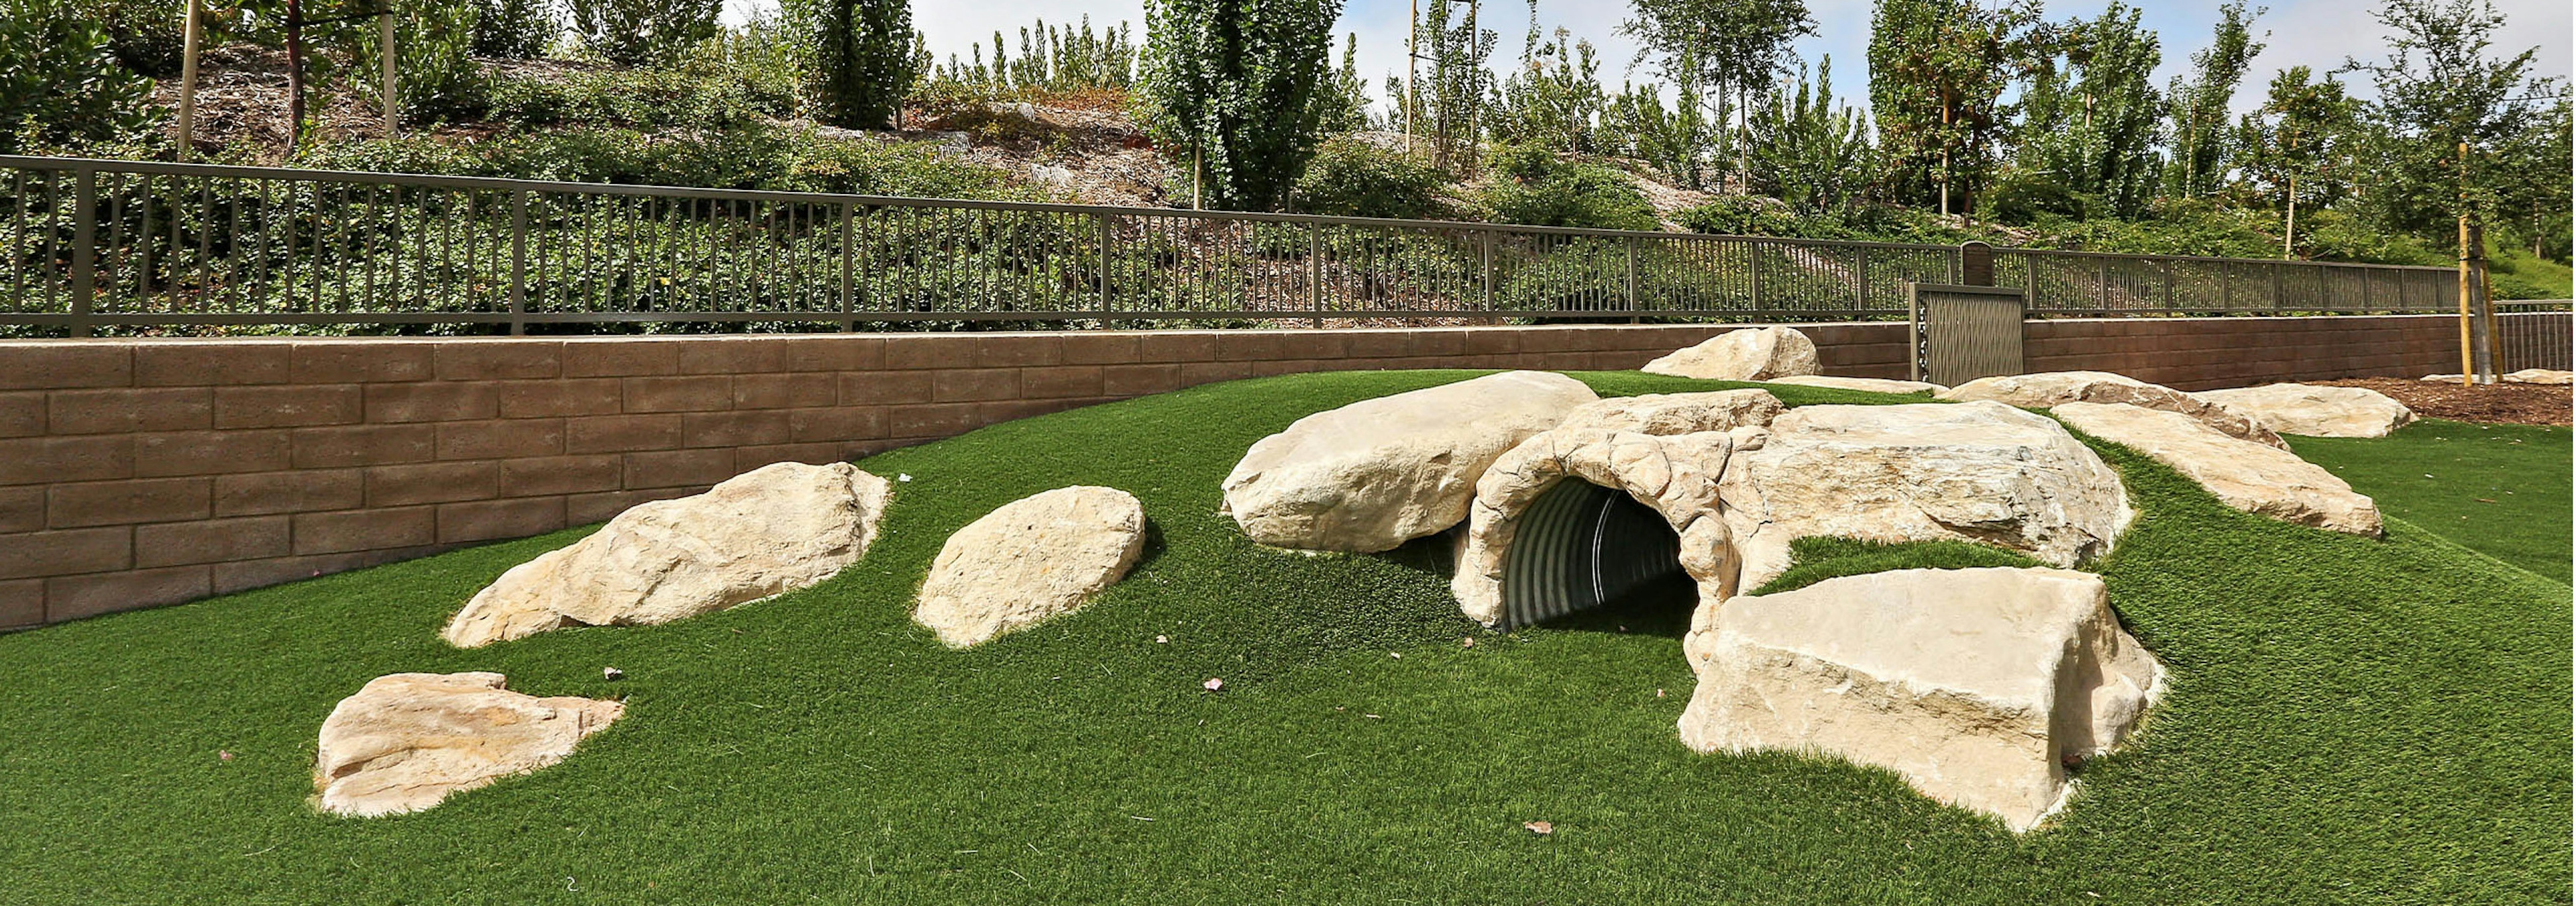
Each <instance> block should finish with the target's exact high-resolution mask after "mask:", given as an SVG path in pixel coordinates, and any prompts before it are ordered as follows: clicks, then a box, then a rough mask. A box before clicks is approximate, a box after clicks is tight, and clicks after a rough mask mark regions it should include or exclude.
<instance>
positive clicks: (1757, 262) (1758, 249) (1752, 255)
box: [1744, 243, 1762, 313]
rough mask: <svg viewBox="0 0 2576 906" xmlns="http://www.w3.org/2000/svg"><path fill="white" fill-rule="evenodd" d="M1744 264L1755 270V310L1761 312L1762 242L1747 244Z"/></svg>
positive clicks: (1747, 267)
mask: <svg viewBox="0 0 2576 906" xmlns="http://www.w3.org/2000/svg"><path fill="white" fill-rule="evenodd" d="M1744 266H1745V268H1746V269H1748V270H1751V271H1752V272H1753V310H1754V311H1755V312H1756V313H1759V312H1760V311H1762V245H1761V243H1751V244H1747V245H1746V246H1745V247H1744Z"/></svg>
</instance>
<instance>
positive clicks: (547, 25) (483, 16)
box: [474, 0, 563, 60]
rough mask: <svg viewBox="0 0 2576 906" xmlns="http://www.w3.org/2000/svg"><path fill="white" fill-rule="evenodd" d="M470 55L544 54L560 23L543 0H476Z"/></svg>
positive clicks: (525, 57)
mask: <svg viewBox="0 0 2576 906" xmlns="http://www.w3.org/2000/svg"><path fill="white" fill-rule="evenodd" d="M476 4H477V7H478V9H479V10H480V12H479V14H478V15H476V16H475V17H474V55H475V56H478V57H497V58H500V59H504V60H530V59H535V58H537V57H541V56H544V55H545V53H546V48H547V47H549V46H551V45H553V44H554V42H555V35H556V34H557V33H558V32H560V31H561V30H562V29H563V24H562V23H560V22H557V21H555V16H554V11H553V9H552V7H551V5H550V4H548V3H547V2H546V0H476Z"/></svg>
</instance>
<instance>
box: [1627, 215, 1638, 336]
mask: <svg viewBox="0 0 2576 906" xmlns="http://www.w3.org/2000/svg"><path fill="white" fill-rule="evenodd" d="M1636 311H1637V237H1635V236H1630V237H1628V312H1629V315H1628V323H1630V324H1635V323H1637V316H1636Z"/></svg>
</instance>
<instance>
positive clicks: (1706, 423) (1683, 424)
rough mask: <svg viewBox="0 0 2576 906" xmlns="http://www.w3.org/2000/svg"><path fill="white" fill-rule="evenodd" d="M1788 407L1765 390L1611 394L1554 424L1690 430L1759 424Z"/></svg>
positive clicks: (1652, 430)
mask: <svg viewBox="0 0 2576 906" xmlns="http://www.w3.org/2000/svg"><path fill="white" fill-rule="evenodd" d="M1785 411H1788V410H1787V407H1784V406H1782V405H1780V398H1779V397H1776V396H1772V395H1771V393H1770V392H1769V391H1766V390H1719V391H1715V392H1710V393H1649V394H1645V395H1643V396H1614V397H1611V398H1609V399H1605V400H1601V401H1599V402H1592V403H1585V404H1583V405H1580V406H1576V407H1574V411H1572V412H1569V413H1566V416H1565V420H1564V421H1562V422H1559V423H1558V424H1557V427H1558V428H1559V429H1564V428H1600V429H1604V430H1609V431H1631V432H1635V433H1638V434H1695V433H1698V432H1701V431H1730V430H1734V429H1736V428H1744V427H1755V428H1758V427H1762V426H1765V425H1769V424H1771V420H1772V419H1774V418H1777V417H1779V415H1780V413H1782V412H1785Z"/></svg>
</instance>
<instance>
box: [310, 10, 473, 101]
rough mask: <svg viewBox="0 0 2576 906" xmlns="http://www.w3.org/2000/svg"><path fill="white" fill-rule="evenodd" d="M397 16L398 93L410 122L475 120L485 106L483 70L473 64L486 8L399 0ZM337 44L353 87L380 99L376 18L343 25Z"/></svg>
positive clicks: (338, 30) (334, 32)
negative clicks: (346, 60) (464, 117)
mask: <svg viewBox="0 0 2576 906" xmlns="http://www.w3.org/2000/svg"><path fill="white" fill-rule="evenodd" d="M390 6H391V8H392V9H393V12H394V66H395V70H396V73H397V75H396V77H395V79H394V90H395V91H396V92H397V93H398V94H399V95H400V97H399V101H400V103H401V104H402V110H401V112H402V115H403V117H404V118H405V119H408V120H413V121H418V122H426V121H431V120H436V119H439V118H441V117H444V116H447V115H450V114H470V113H474V112H477V110H478V109H479V108H480V107H481V106H482V105H483V84H484V78H483V67H482V66H481V65H479V64H477V63H475V62H474V57H473V55H472V53H473V49H474V36H475V35H476V33H477V31H478V28H479V26H480V24H481V12H482V8H481V5H480V4H479V3H476V2H474V0H398V2H394V3H392V4H390ZM331 34H332V37H333V38H334V40H335V43H338V44H339V45H340V47H341V49H342V51H343V52H344V53H346V54H348V57H349V59H350V61H351V62H352V64H353V65H351V66H350V67H349V71H348V73H347V74H346V77H347V79H348V80H349V83H350V84H349V87H350V88H351V89H352V90H353V92H354V93H356V94H358V95H359V96H361V97H368V98H381V97H383V94H382V93H381V86H382V82H381V81H379V80H380V79H382V78H383V77H384V75H383V73H384V62H383V54H384V46H385V45H384V36H383V34H382V33H381V32H379V31H378V30H377V28H376V20H375V17H373V16H364V17H361V18H358V19H352V20H349V21H348V22H347V23H342V24H338V26H337V27H336V28H333V29H332V30H331Z"/></svg>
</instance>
